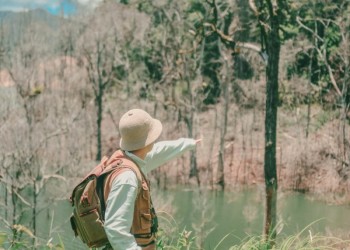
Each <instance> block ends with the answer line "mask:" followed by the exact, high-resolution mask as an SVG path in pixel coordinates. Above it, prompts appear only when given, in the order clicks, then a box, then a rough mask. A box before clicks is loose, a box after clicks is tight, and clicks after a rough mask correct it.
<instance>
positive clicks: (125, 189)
mask: <svg viewBox="0 0 350 250" xmlns="http://www.w3.org/2000/svg"><path fill="white" fill-rule="evenodd" d="M162 128H163V127H162V123H161V122H160V121H159V120H157V119H154V118H152V117H151V116H150V115H149V114H148V113H147V112H146V111H144V110H142V109H132V110H129V111H127V112H126V113H125V114H124V115H123V116H122V117H121V119H120V122H119V132H120V135H121V140H120V149H121V150H120V151H119V152H117V153H116V154H119V155H120V154H122V155H123V156H122V157H124V158H125V159H128V160H131V161H126V162H127V163H126V164H129V165H132V164H133V163H134V164H135V166H136V167H137V168H138V169H139V170H140V173H141V174H142V176H143V178H144V179H146V182H142V184H140V183H139V178H138V176H137V174H138V172H137V171H133V169H125V171H123V172H121V173H120V174H118V175H117V176H116V177H115V178H114V179H113V180H110V183H111V184H110V188H109V189H110V191H109V193H108V196H107V199H106V211H105V223H104V228H105V232H106V235H107V237H108V240H109V244H110V246H109V247H110V248H112V249H118V250H141V249H142V250H153V249H155V248H156V241H155V240H156V236H155V233H156V231H157V219H156V214H155V212H154V209H153V205H152V202H151V197H149V198H148V197H147V196H149V195H150V194H149V192H148V191H149V184H148V183H149V182H148V181H147V177H146V176H147V173H149V172H150V171H152V170H153V169H155V168H157V167H159V166H161V165H162V164H164V163H166V162H168V161H170V160H171V159H174V158H175V157H177V156H180V155H181V154H183V153H184V152H186V151H188V150H194V149H195V148H196V145H197V144H198V143H199V142H200V141H201V139H197V140H195V139H192V138H180V139H177V140H172V141H159V142H157V140H158V139H159V137H160V135H161V133H162ZM140 185H142V188H141V189H140ZM140 190H141V192H143V193H142V195H141V194H140ZM145 197H146V198H145ZM147 200H150V202H148V203H147V202H146V201H147ZM145 202H146V205H142V204H141V203H145ZM140 204H141V205H140ZM147 204H148V205H147ZM140 206H141V207H142V206H146V207H147V206H150V207H147V209H144V210H142V209H140V208H139V207H140ZM140 211H141V214H139V212H140ZM142 211H146V213H142ZM145 230H146V231H145ZM145 232H148V233H145ZM110 248H109V249H110Z"/></svg>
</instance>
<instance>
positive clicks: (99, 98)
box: [96, 87, 103, 161]
mask: <svg viewBox="0 0 350 250" xmlns="http://www.w3.org/2000/svg"><path fill="white" fill-rule="evenodd" d="M102 97H103V89H102V87H99V93H98V95H97V96H96V106H97V107H96V108H97V121H96V122H97V131H96V132H97V152H96V161H100V160H101V158H102V142H101V124H102V112H103V106H102Z"/></svg>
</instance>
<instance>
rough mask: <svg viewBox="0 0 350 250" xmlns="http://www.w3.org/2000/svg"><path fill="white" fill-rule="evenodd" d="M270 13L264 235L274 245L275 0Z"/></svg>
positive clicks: (275, 183)
mask: <svg viewBox="0 0 350 250" xmlns="http://www.w3.org/2000/svg"><path fill="white" fill-rule="evenodd" d="M267 3H268V8H269V13H270V28H271V29H270V30H268V31H267V34H266V46H267V47H266V49H267V55H268V62H267V68H266V114H265V158H264V174H265V185H266V186H265V190H266V213H265V228H264V234H265V236H266V237H267V239H268V241H270V242H271V244H272V245H273V244H274V240H275V238H276V230H275V229H276V209H277V171H276V129H277V106H278V65H279V54H280V38H279V34H278V32H279V20H278V15H277V14H276V13H274V10H273V7H272V3H271V1H267Z"/></svg>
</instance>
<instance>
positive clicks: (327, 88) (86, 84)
mask: <svg viewBox="0 0 350 250" xmlns="http://www.w3.org/2000/svg"><path fill="white" fill-rule="evenodd" d="M0 4H1V3H0ZM349 34H350V2H349V1H348V0H334V1H325V0H324V1H322V0H300V1H296V0H249V1H247V0H232V1H225V0H177V1H175V0H154V1H143V0H120V1H116V0H103V1H101V2H100V3H99V4H98V5H97V6H96V7H95V8H84V7H83V6H81V7H80V8H77V10H76V12H75V13H74V14H70V15H68V14H66V13H65V12H64V9H62V11H61V12H60V13H59V14H58V15H52V14H50V13H49V12H47V11H46V10H44V9H32V10H28V11H23V12H11V11H0V103H1V104H0V206H1V209H0V249H86V248H84V247H83V246H82V245H79V244H78V243H74V244H73V243H71V242H72V241H73V238H74V237H73V236H74V235H73V232H71V234H68V235H71V238H69V239H67V238H64V237H61V236H62V235H63V234H62V231H65V230H66V229H62V225H63V224H64V225H65V227H66V228H68V227H67V225H68V224H67V223H69V222H68V221H69V216H70V210H69V205H67V204H68V202H67V201H68V199H69V195H70V193H71V191H72V187H74V185H76V184H77V183H78V182H79V180H80V179H81V178H82V177H83V176H84V175H85V174H86V173H87V172H89V170H91V169H92V168H93V167H94V166H95V165H96V164H97V163H98V162H99V161H100V160H101V158H102V157H103V156H105V155H107V156H110V155H111V154H112V153H113V152H114V151H115V150H117V149H118V147H119V140H120V136H119V131H118V122H119V119H120V117H121V116H122V115H123V114H124V113H125V112H126V111H127V110H129V109H131V108H142V109H144V110H146V111H147V112H148V113H149V114H151V115H152V116H154V117H156V118H157V119H159V120H161V121H162V123H163V133H162V136H161V138H162V140H173V139H177V138H180V137H189V138H201V139H202V143H201V144H200V145H198V147H197V149H196V151H191V152H189V153H186V154H185V155H184V156H182V157H181V158H178V159H177V160H174V161H171V162H170V163H168V164H166V165H165V166H162V167H161V168H159V169H156V170H154V171H153V172H152V173H151V175H150V176H149V178H150V180H151V183H152V188H153V189H152V192H154V196H155V197H156V199H155V200H156V205H158V206H159V207H160V210H165V211H166V216H168V217H169V216H170V217H171V218H172V217H173V216H174V217H175V215H174V214H175V212H174V213H173V210H176V209H174V208H173V205H171V204H170V205H169V204H168V203H169V201H167V200H169V197H170V196H172V195H171V194H172V192H174V190H179V189H186V190H187V189H188V190H192V191H193V190H195V191H193V192H197V191H198V194H199V195H201V194H203V193H206V194H207V196H206V198H205V199H204V198H203V199H202V200H200V201H198V204H197V205H198V206H199V207H200V206H202V207H206V204H209V203H210V202H211V201H210V199H214V200H215V199H216V198H213V197H218V196H220V195H222V196H223V197H225V198H223V199H224V200H225V202H226V200H227V197H231V196H232V197H233V196H234V195H237V194H238V193H241V192H246V190H255V191H256V190H257V191H256V192H258V194H257V196H258V197H259V198H257V199H258V203H259V204H260V203H262V204H263V207H260V206H258V207H259V209H258V211H260V210H262V212H261V211H260V212H259V213H258V214H259V215H258V216H256V217H259V220H258V219H257V220H258V221H259V223H260V222H261V223H260V224H261V225H260V227H261V228H260V227H259V231H258V233H257V234H255V231H254V235H256V237H254V236H252V237H248V239H247V238H244V239H243V240H242V241H241V242H239V243H237V244H236V243H232V242H229V243H227V244H229V246H230V247H228V246H227V245H226V246H225V247H224V246H223V245H221V243H222V242H223V241H227V238H226V236H227V235H229V234H230V231H227V232H225V235H226V234H227V235H226V236H220V237H221V240H220V239H219V240H216V242H215V243H208V242H207V243H205V239H206V238H207V237H209V236H208V235H210V234H214V233H213V232H215V229H214V228H212V227H209V229H208V228H206V226H204V224H205V223H207V221H206V219H202V220H199V224H198V225H196V226H195V225H192V227H193V228H192V230H191V231H193V232H192V234H191V231H190V232H189V231H187V229H186V230H185V229H184V228H179V229H178V230H179V232H175V233H174V232H173V231H172V230H174V229H172V228H171V227H169V228H166V226H164V228H163V229H164V232H163V234H162V235H161V241H160V243H159V244H158V248H157V249H349V248H347V247H349V246H350V242H349V240H350V224H349V222H347V224H346V225H345V226H347V230H343V231H342V232H338V231H334V230H333V231H332V230H330V232H325V233H324V234H323V233H322V236H321V237H320V239H319V240H317V239H318V238H317V237H316V235H315V237H314V238H313V237H312V234H311V230H309V231H308V229H304V230H303V229H302V228H298V229H299V231H302V232H303V233H305V232H306V240H305V239H304V238H302V237H304V236H303V235H302V233H300V234H299V232H293V233H292V236H290V235H288V236H287V239H285V238H283V239H280V238H279V235H281V234H280V231H282V232H283V229H281V230H279V228H280V227H281V224H283V222H281V219H280V217H281V216H279V214H281V213H282V211H283V207H282V206H280V205H279V204H281V203H280V200H281V199H282V198H281V197H284V196H288V195H302V197H308V198H306V199H312V200H315V201H317V202H322V204H331V205H332V206H335V207H339V208H341V209H346V211H347V212H350V210H349V206H350V179H349V177H350V139H349V138H350V137H349V134H350V127H349V125H350V110H349V107H350V86H349V82H350V65H349V61H350V37H349ZM192 191H191V192H192ZM255 191H254V192H255ZM249 192H250V191H249ZM166 194H167V195H166ZM196 194H197V193H194V194H193V195H194V196H195V195H196ZM212 194H213V196H212ZM170 198H171V197H170ZM207 199H209V200H207ZM232 200H233V201H232V202H233V205H234V204H235V199H232ZM206 202H207V203H206ZM66 203H67V204H66ZM62 204H65V205H62ZM62 206H63V207H65V208H64V209H61V207H62ZM252 207H254V206H253V205H250V206H248V208H249V209H250V210H249V209H248V210H244V211H243V214H244V213H248V214H249V215H248V218H249V216H252V213H255V212H254V211H256V209H257V208H252ZM57 209H58V210H59V212H55V211H56V210H57ZM189 209H190V210H193V211H194V210H195V208H189ZM252 209H253V210H252ZM178 210H181V208H180V209H178ZM62 211H64V212H62ZM203 211H204V212H203ZM203 211H202V212H203V213H205V211H206V210H203ZM57 213H61V215H60V216H62V217H58V214H57ZM198 213H200V212H198ZM240 213H241V214H240V216H242V212H240ZM294 213H297V211H294ZM300 213H302V211H300ZM203 216H204V217H205V215H203ZM225 216H230V215H229V214H225ZM168 217H167V218H168ZM182 217H183V216H182ZM204 217H203V218H204ZM209 217H210V216H209ZM260 217H261V218H260ZM346 219H347V217H345V218H344V217H343V218H340V220H343V221H344V220H346ZM164 220H165V221H166V219H164ZM213 220H215V219H213ZM60 221H61V222H62V221H64V223H63V224H62V223H59V222H60ZM169 221H170V219H169ZM248 222H249V221H248ZM55 223H56V225H55ZM165 224H166V223H165ZM179 224H180V223H179ZM43 225H45V226H43ZM219 226H220V225H219ZM230 227H232V228H235V227H237V225H230ZM43 228H45V229H43ZM196 228H197V229H196ZM53 229H55V230H53ZM60 230H61V231H60ZM67 230H70V229H67ZM167 230H168V231H167ZM304 231H305V232H304ZM308 232H309V233H308ZM316 233H317V232H316ZM174 234H176V235H179V236H178V237H175V236H172V237H170V236H169V235H174ZM323 235H324V236H323ZM246 236H247V235H246ZM65 237H66V236H65ZM192 237H193V238H192ZM227 237H228V238H229V237H231V236H227ZM288 237H292V238H288ZM300 237H301V239H300ZM313 239H314V240H313ZM284 240H285V241H284ZM75 241H77V240H75ZM208 244H209V245H208ZM210 244H211V245H210ZM298 244H300V245H298ZM215 246H216V247H215ZM253 246H254V247H255V248H254V247H253ZM304 246H306V247H305V248H303V247H304ZM307 247H309V248H307ZM313 247H314V248H313ZM322 247H324V248H322ZM327 247H328V248H327Z"/></svg>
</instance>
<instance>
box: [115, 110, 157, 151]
mask: <svg viewBox="0 0 350 250" xmlns="http://www.w3.org/2000/svg"><path fill="white" fill-rule="evenodd" d="M162 129H163V126H162V123H161V122H160V121H159V120H157V119H154V118H152V117H151V116H150V115H149V114H148V113H147V112H146V111H144V110H142V109H131V110H129V111H128V112H126V113H125V114H124V115H123V116H122V117H121V118H120V121H119V132H120V135H121V139H120V148H121V149H122V150H126V151H133V150H137V149H141V148H144V147H146V146H148V145H150V144H151V143H153V142H155V141H156V140H157V139H158V138H159V136H160V134H161V133H162Z"/></svg>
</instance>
